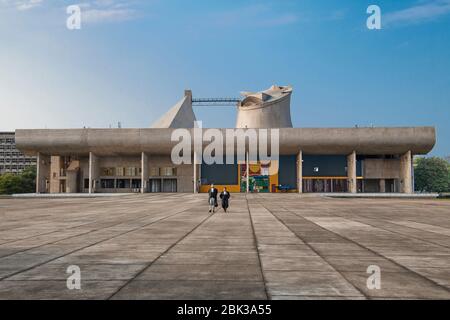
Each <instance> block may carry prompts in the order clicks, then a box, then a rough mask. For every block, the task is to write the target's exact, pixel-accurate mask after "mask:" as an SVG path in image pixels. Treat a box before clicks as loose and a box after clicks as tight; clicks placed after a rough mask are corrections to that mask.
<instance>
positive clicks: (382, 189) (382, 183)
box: [380, 179, 386, 193]
mask: <svg viewBox="0 0 450 320" xmlns="http://www.w3.org/2000/svg"><path fill="white" fill-rule="evenodd" d="M380 193H386V180H385V179H380Z"/></svg>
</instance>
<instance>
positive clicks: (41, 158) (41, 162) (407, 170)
mask: <svg viewBox="0 0 450 320" xmlns="http://www.w3.org/2000/svg"><path fill="white" fill-rule="evenodd" d="M50 159H51V158H50V156H46V155H43V154H41V153H38V154H37V168H36V173H37V176H36V192H37V193H43V192H46V190H47V186H46V183H47V182H46V176H47V175H46V174H45V172H49V170H50V164H51V161H50ZM412 161H413V158H412V154H411V151H408V152H406V153H405V154H403V155H402V156H401V157H400V192H401V193H413V174H412V171H413V163H412ZM98 162H99V161H98V157H97V156H96V155H95V154H93V153H92V152H90V153H89V193H94V192H95V188H96V183H95V181H96V178H97V177H98V176H99V166H98ZM246 163H247V164H248V163H249V156H248V153H246ZM356 163H357V161H356V152H355V151H353V152H352V153H351V154H349V155H348V156H347V178H348V192H349V193H357V175H356ZM193 164H194V165H193V178H194V179H193V180H194V190H193V191H194V193H198V191H199V187H200V186H199V185H198V180H199V178H200V177H201V173H200V168H201V166H200V164H199V163H198V159H197V155H196V154H194V162H193ZM246 168H247V172H246V176H247V189H246V192H247V193H248V192H249V191H250V190H249V166H248V165H247V166H246ZM148 179H149V168H148V155H147V154H146V153H145V152H142V154H141V192H142V193H145V191H146V190H147V187H148V186H147V184H148ZM297 185H298V192H299V193H303V152H302V151H299V152H298V154H297ZM380 192H385V180H384V179H380Z"/></svg>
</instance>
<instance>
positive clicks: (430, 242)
mask: <svg viewBox="0 0 450 320" xmlns="http://www.w3.org/2000/svg"><path fill="white" fill-rule="evenodd" d="M335 215H336V216H338V217H341V218H343V219H345V216H340V215H337V214H335ZM355 220H356V221H357V222H360V223H364V224H367V225H369V226H371V227H374V228H378V229H381V230H384V231H387V232H390V233H395V234H397V235H400V236H402V237H409V238H411V239H415V240H420V241H422V242H425V243H428V244H432V245H435V246H440V247H444V248H450V246H447V245H444V244H440V243H436V242H433V241H430V240H424V239H423V238H419V237H416V236H412V235H411V236H410V235H408V234H404V233H401V232H398V231H393V230H389V229H386V228H385V227H380V226H377V225H373V224H371V223H369V222H366V221H365V220H361V219H355ZM406 221H410V222H414V221H411V220H406ZM388 222H389V220H388ZM389 223H391V224H394V223H392V222H389ZM394 225H395V224H394ZM403 227H406V228H410V229H414V230H419V231H426V232H429V233H434V234H439V233H436V232H432V231H427V230H423V229H419V228H414V227H409V226H403Z"/></svg>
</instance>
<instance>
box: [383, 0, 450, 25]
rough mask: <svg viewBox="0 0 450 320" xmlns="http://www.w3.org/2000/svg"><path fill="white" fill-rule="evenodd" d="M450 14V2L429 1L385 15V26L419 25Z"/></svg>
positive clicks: (441, 0) (449, 0)
mask: <svg viewBox="0 0 450 320" xmlns="http://www.w3.org/2000/svg"><path fill="white" fill-rule="evenodd" d="M449 13H450V0H428V1H426V2H421V3H418V4H417V5H415V6H412V7H410V8H406V9H403V10H399V11H394V12H389V13H387V14H385V15H383V20H384V21H383V24H385V25H388V26H389V25H406V24H417V23H422V22H426V21H430V20H435V19H437V18H440V17H442V16H445V15H447V14H449Z"/></svg>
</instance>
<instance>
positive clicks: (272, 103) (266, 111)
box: [236, 85, 292, 128]
mask: <svg viewBox="0 0 450 320" xmlns="http://www.w3.org/2000/svg"><path fill="white" fill-rule="evenodd" d="M241 94H242V95H243V96H244V97H245V98H244V99H243V100H242V101H241V102H240V103H239V105H238V115H237V119H236V128H292V121H291V95H292V87H291V86H277V85H273V86H271V87H270V88H269V89H267V90H264V91H260V92H241Z"/></svg>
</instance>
